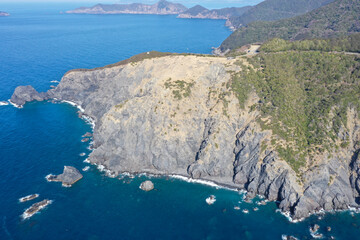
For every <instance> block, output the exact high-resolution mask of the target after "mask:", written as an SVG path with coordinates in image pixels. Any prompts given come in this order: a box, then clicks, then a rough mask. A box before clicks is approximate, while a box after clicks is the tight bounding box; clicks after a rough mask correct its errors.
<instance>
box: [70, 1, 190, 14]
mask: <svg viewBox="0 0 360 240" xmlns="http://www.w3.org/2000/svg"><path fill="white" fill-rule="evenodd" d="M186 10H187V7H185V6H184V5H182V4H178V3H171V2H167V1H164V0H161V1H159V2H158V3H155V4H152V5H148V4H142V3H133V4H97V5H95V6H93V7H81V8H77V9H74V10H71V11H67V12H66V13H80V14H160V15H165V14H179V13H182V12H184V11H186Z"/></svg>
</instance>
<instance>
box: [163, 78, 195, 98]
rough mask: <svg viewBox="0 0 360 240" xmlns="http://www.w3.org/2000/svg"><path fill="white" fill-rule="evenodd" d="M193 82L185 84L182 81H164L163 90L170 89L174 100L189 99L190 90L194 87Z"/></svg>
mask: <svg viewBox="0 0 360 240" xmlns="http://www.w3.org/2000/svg"><path fill="white" fill-rule="evenodd" d="M194 84H195V83H194V81H191V82H186V81H183V80H176V81H172V80H171V78H170V79H168V80H166V82H165V88H167V89H172V90H173V91H172V93H173V95H174V98H175V99H177V100H181V99H182V98H186V97H189V96H190V94H191V88H192V86H194Z"/></svg>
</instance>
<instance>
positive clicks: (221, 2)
mask: <svg viewBox="0 0 360 240" xmlns="http://www.w3.org/2000/svg"><path fill="white" fill-rule="evenodd" d="M157 1H158V0H0V8H1V3H17V2H19V3H32V2H38V3H39V2H42V3H59V2H63V3H73V4H74V3H79V4H81V5H83V6H89V5H91V4H95V3H120V4H122V3H134V2H141V3H155V2H157ZM168 1H171V2H177V3H182V4H184V5H186V6H188V7H189V6H194V5H196V4H200V5H203V6H207V7H217V6H234V7H236V6H245V5H255V4H257V3H259V2H261V1H262V0H168Z"/></svg>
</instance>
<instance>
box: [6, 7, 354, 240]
mask: <svg viewBox="0 0 360 240" xmlns="http://www.w3.org/2000/svg"><path fill="white" fill-rule="evenodd" d="M0 7H1V6H0ZM72 7H73V6H71V7H68V6H63V5H50V6H45V7H44V6H42V5H37V6H34V5H22V6H16V5H6V6H5V8H3V9H4V10H8V11H10V10H11V13H12V16H11V17H9V18H1V19H0V36H1V37H0V100H6V99H9V98H10V96H11V94H12V92H13V90H14V88H15V87H16V86H17V85H24V84H31V85H33V86H34V87H35V88H37V89H38V90H41V91H44V90H47V89H48V88H49V87H50V85H53V84H54V83H50V81H52V80H60V79H61V77H62V75H63V74H64V73H65V72H66V71H68V70H70V69H73V68H92V67H98V66H103V65H105V64H110V63H113V62H117V61H120V60H123V59H125V58H128V57H130V56H132V55H134V54H137V53H140V52H145V51H149V50H159V51H172V52H196V53H210V51H211V47H212V46H218V45H219V44H220V43H221V41H222V40H223V39H225V38H226V37H227V36H228V35H229V34H230V32H229V30H228V29H226V28H225V27H224V21H214V20H184V19H176V18H175V17H174V16H149V15H120V16H86V15H61V14H59V13H58V12H59V11H60V10H66V9H71V8H72ZM76 111H77V109H75V108H74V107H72V106H70V105H68V104H52V103H49V102H42V103H36V102H34V103H30V104H27V105H26V106H25V107H24V108H23V109H16V108H14V107H12V106H0V206H1V207H0V239H170V238H172V239H281V235H282V234H289V235H294V236H296V237H298V238H300V239H311V236H310V234H309V231H308V227H309V225H311V224H314V223H318V224H319V225H320V226H321V229H320V232H321V233H323V234H324V235H325V236H326V238H328V237H330V236H335V237H336V239H359V233H360V215H358V214H354V215H353V216H352V215H350V214H349V212H343V213H332V214H326V215H325V216H324V217H323V219H322V220H319V219H318V216H312V217H310V218H309V219H307V220H305V221H303V222H301V223H297V224H293V223H290V222H289V221H287V219H286V218H285V217H284V216H282V215H281V214H280V213H277V212H276V203H269V204H267V205H266V206H259V209H260V210H259V211H257V212H254V211H253V210H252V209H253V208H254V207H255V206H256V205H255V204H248V203H244V202H242V195H241V194H239V193H238V192H235V191H230V190H226V189H221V188H214V187H210V186H204V185H200V184H194V183H187V182H184V181H181V180H176V179H168V178H166V177H161V178H153V179H152V180H153V182H154V183H155V187H156V190H155V191H152V192H148V193H145V192H143V191H141V190H140V189H139V188H138V187H139V184H140V183H141V181H143V180H145V179H146V177H144V176H142V177H136V178H134V179H130V178H128V177H125V178H124V179H111V178H108V177H106V176H105V175H104V174H103V173H101V172H99V171H98V170H97V169H96V168H95V167H91V168H90V170H89V171H88V172H85V173H84V179H82V180H81V181H79V182H78V183H76V184H75V185H74V186H73V187H72V188H63V187H61V185H60V184H58V183H48V182H46V180H45V176H46V175H47V174H49V173H54V174H58V173H60V172H62V169H63V166H64V165H72V166H75V167H77V168H78V169H81V168H83V167H84V166H86V165H87V164H86V163H84V162H83V160H84V159H85V158H86V156H84V157H80V156H79V154H80V153H81V152H86V153H87V154H88V153H89V150H88V149H87V144H84V143H81V142H80V140H81V135H82V134H84V133H85V132H87V131H90V130H91V128H90V126H89V125H87V124H86V123H85V122H84V121H83V120H81V119H79V118H77V115H76ZM32 193H39V194H40V198H39V199H40V200H41V199H44V198H48V199H51V200H53V203H52V204H51V205H49V206H48V207H47V208H46V209H44V210H43V211H42V212H41V213H40V214H36V215H34V216H33V217H32V218H30V219H28V220H22V219H21V218H20V215H21V214H22V212H23V211H24V209H26V208H27V207H29V206H30V205H31V204H32V203H33V202H28V203H19V202H18V198H20V197H22V196H25V195H28V194H32ZM210 194H214V195H216V198H217V201H216V202H215V204H214V205H211V206H209V205H207V204H206V203H205V199H206V197H208V196H209V195H210ZM239 201H240V203H239ZM234 206H240V208H241V209H244V208H247V209H249V210H250V213H249V214H244V213H242V212H241V210H240V211H236V210H234V209H233V208H234ZM327 226H331V227H332V231H331V232H330V233H327V232H326V227H327Z"/></svg>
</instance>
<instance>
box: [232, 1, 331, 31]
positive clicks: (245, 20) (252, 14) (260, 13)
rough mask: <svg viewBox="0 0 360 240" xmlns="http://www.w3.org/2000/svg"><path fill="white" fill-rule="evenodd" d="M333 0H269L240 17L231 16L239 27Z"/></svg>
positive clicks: (303, 10) (275, 18) (295, 13)
mask: <svg viewBox="0 0 360 240" xmlns="http://www.w3.org/2000/svg"><path fill="white" fill-rule="evenodd" d="M332 1H333V0H316V1H313V0H267V1H263V2H261V3H259V4H258V5H256V6H254V7H253V8H251V9H250V10H248V11H247V12H245V13H244V14H242V15H240V16H238V17H232V18H230V22H231V24H232V25H233V26H234V27H235V28H239V27H241V26H244V25H246V24H249V23H251V22H255V21H273V20H279V19H284V18H290V17H294V16H297V15H300V14H304V13H306V12H309V11H311V10H313V9H316V8H319V7H321V6H323V5H325V4H328V3H330V2H332Z"/></svg>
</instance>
